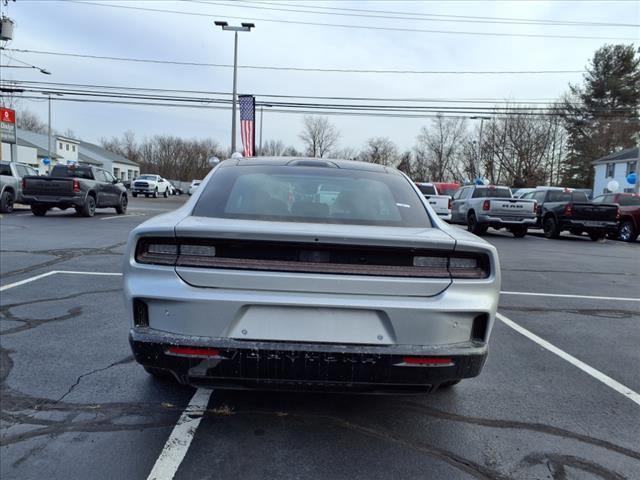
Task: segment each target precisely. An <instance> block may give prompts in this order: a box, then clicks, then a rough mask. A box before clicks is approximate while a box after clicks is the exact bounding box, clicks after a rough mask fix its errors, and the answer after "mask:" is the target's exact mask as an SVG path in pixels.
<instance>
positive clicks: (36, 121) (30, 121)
mask: <svg viewBox="0 0 640 480" xmlns="http://www.w3.org/2000/svg"><path fill="white" fill-rule="evenodd" d="M16 125H17V127H18V128H21V129H23V130H28V131H30V132H35V133H47V131H48V126H47V124H46V123H45V122H43V121H42V120H40V117H38V115H36V114H35V113H33V112H32V111H31V110H19V111H18V112H16Z"/></svg>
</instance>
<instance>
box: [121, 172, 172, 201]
mask: <svg viewBox="0 0 640 480" xmlns="http://www.w3.org/2000/svg"><path fill="white" fill-rule="evenodd" d="M169 189H170V187H169V182H168V181H167V180H165V179H164V178H162V177H161V176H160V175H140V176H139V177H138V178H136V179H135V180H134V181H133V183H132V184H131V195H133V196H134V197H137V196H138V195H144V196H145V197H147V198H149V197H153V198H158V196H159V195H162V196H163V197H165V198H167V197H168V196H169Z"/></svg>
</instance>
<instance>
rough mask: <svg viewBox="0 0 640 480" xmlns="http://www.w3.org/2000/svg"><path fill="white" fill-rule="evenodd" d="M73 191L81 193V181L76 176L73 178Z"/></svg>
mask: <svg viewBox="0 0 640 480" xmlns="http://www.w3.org/2000/svg"><path fill="white" fill-rule="evenodd" d="M73 193H80V182H79V181H78V180H76V179H75V178H74V179H73Z"/></svg>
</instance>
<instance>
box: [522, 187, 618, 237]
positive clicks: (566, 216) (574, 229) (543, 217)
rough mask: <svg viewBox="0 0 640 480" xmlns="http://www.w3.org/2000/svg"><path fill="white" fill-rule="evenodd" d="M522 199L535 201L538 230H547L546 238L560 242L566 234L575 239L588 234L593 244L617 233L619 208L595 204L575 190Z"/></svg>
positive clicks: (547, 191) (531, 194) (541, 190)
mask: <svg viewBox="0 0 640 480" xmlns="http://www.w3.org/2000/svg"><path fill="white" fill-rule="evenodd" d="M523 198H528V199H532V200H535V201H536V202H537V203H538V207H537V210H536V214H537V215H536V227H537V228H542V229H543V230H544V236H545V237H547V238H558V237H559V236H560V233H561V232H563V231H567V230H568V231H569V232H571V233H572V234H573V235H582V234H583V233H584V232H587V234H588V235H589V238H591V240H593V241H597V240H600V239H602V238H604V237H605V236H606V234H607V233H615V232H617V231H618V220H619V216H620V211H619V209H618V205H615V204H612V203H611V204H609V203H592V202H590V201H589V200H588V199H587V195H586V193H585V192H584V191H578V190H574V189H572V188H561V187H542V188H537V189H536V191H535V192H529V193H527V194H526V195H525V196H524V197H523Z"/></svg>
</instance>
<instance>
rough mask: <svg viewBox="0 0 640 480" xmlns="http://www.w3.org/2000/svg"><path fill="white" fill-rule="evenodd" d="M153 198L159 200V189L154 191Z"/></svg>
mask: <svg viewBox="0 0 640 480" xmlns="http://www.w3.org/2000/svg"><path fill="white" fill-rule="evenodd" d="M153 198H158V189H157V188H156V189H155V190H154V191H153Z"/></svg>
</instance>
